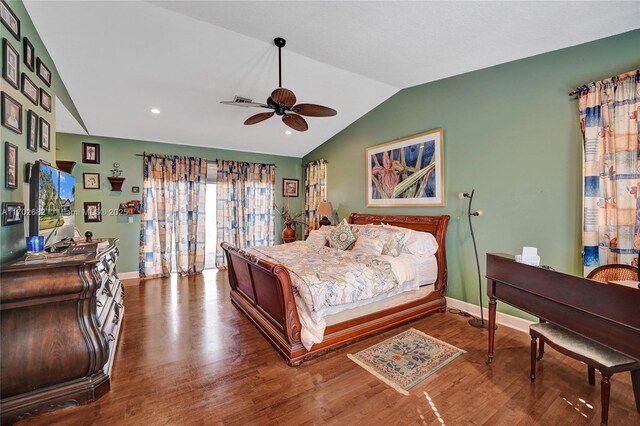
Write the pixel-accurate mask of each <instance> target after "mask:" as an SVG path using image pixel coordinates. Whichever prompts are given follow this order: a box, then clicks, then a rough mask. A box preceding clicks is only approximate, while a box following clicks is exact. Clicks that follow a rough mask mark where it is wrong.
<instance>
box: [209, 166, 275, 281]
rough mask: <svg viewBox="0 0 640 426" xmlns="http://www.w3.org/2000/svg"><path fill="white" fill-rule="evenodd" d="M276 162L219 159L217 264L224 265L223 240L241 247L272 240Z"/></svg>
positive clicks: (265, 243) (268, 242) (264, 244)
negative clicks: (274, 163) (261, 162)
mask: <svg viewBox="0 0 640 426" xmlns="http://www.w3.org/2000/svg"><path fill="white" fill-rule="evenodd" d="M275 182H276V166H275V165H273V164H260V163H244V162H240V161H227V160H218V179H217V184H216V191H217V201H216V222H217V223H216V227H217V231H218V232H217V233H216V234H217V237H216V238H217V244H216V246H217V247H216V267H218V269H225V268H226V264H227V259H226V258H225V256H224V251H223V250H222V248H221V247H220V243H222V242H223V241H225V242H227V243H229V244H231V245H233V246H235V247H238V248H240V249H244V248H247V247H253V246H271V245H273V243H274V240H275V225H274V211H273V206H274V188H275Z"/></svg>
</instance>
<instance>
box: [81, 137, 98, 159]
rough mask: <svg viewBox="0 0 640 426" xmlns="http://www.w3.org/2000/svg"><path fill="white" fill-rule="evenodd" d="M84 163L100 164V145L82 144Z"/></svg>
mask: <svg viewBox="0 0 640 426" xmlns="http://www.w3.org/2000/svg"><path fill="white" fill-rule="evenodd" d="M82 162H83V163H88V164H100V144H98V143H89V142H82Z"/></svg>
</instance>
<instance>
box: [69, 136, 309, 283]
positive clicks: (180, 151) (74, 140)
mask: <svg viewBox="0 0 640 426" xmlns="http://www.w3.org/2000/svg"><path fill="white" fill-rule="evenodd" d="M57 136H58V151H57V159H58V160H69V161H75V162H76V163H77V164H76V166H75V168H74V169H73V175H74V176H75V178H76V208H77V209H79V210H80V209H82V207H83V203H84V202H85V201H101V202H102V208H103V209H104V210H106V211H107V213H108V212H109V209H117V208H118V205H119V204H120V203H121V202H125V201H129V200H134V199H138V200H139V199H141V194H139V193H138V194H134V193H133V192H132V191H131V187H132V186H138V187H140V188H141V189H142V163H143V158H142V157H137V156H136V155H135V154H141V153H143V152H154V153H160V154H175V155H188V156H192V157H202V158H207V159H209V160H214V159H218V158H220V159H224V160H238V161H249V162H260V163H270V164H275V165H276V166H277V169H276V188H275V189H276V204H277V205H278V206H282V205H283V203H284V199H283V197H282V178H293V179H301V176H302V171H303V169H302V164H301V160H300V158H293V157H282V156H278V155H266V154H254V153H250V152H240V151H229V150H224V149H215V148H202V147H194V146H187V145H174V144H166V143H158V142H145V141H139V140H128V139H115V138H107V137H98V136H84V135H75V134H69V133H58V135H57ZM82 142H91V143H99V144H100V157H101V158H100V164H83V163H82ZM116 161H117V162H118V163H120V168H121V169H122V170H123V173H122V177H124V178H126V180H125V182H124V185H123V186H122V192H114V191H111V185H110V184H109V181H108V180H107V177H108V176H111V173H110V170H111V169H113V163H114V162H116ZM88 172H93V173H100V189H83V187H82V174H83V173H88ZM301 184H302V182H301ZM290 206H291V209H292V211H300V210H302V209H303V208H304V195H303V193H302V192H301V193H300V196H299V197H298V198H290ZM132 217H133V218H134V221H133V223H129V222H128V217H127V216H117V215H106V216H103V217H102V222H101V223H84V219H83V217H82V216H76V226H77V227H78V229H80V231H81V233H82V234H84V232H85V231H87V230H91V231H92V232H93V234H94V236H95V237H98V238H106V237H115V238H119V239H120V242H119V244H118V246H119V248H120V259H119V260H118V271H120V272H132V271H137V270H138V247H139V242H140V215H133V216H132ZM283 227H284V226H283V224H282V220H281V218H280V217H279V216H277V217H276V240H277V241H278V242H279V241H280V232H281V231H282V229H283ZM299 231H300V230H299Z"/></svg>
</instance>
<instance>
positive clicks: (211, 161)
mask: <svg viewBox="0 0 640 426" xmlns="http://www.w3.org/2000/svg"><path fill="white" fill-rule="evenodd" d="M135 156H136V157H144V154H135ZM190 158H196V157H190ZM205 160H207V161H208V162H209V163H215V162H217V161H218V159H217V158H216V159H213V160H209V159H208V158H205ZM232 161H233V160H232ZM241 162H242V163H245V162H246V163H248V161H241ZM265 164H267V163H265ZM268 165H269V166H274V167H275V168H276V169H277V168H278V166H277V165H275V164H271V163H269V164H268Z"/></svg>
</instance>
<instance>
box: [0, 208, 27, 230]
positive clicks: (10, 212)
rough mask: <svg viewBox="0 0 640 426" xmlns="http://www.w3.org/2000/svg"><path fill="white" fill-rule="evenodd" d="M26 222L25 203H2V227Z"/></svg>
mask: <svg viewBox="0 0 640 426" xmlns="http://www.w3.org/2000/svg"><path fill="white" fill-rule="evenodd" d="M22 222H24V203H9V202H4V203H2V226H7V225H17V224H19V223H22Z"/></svg>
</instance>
